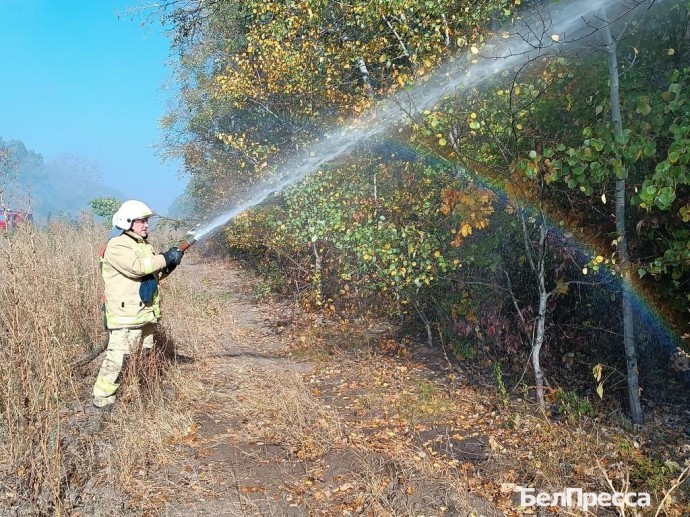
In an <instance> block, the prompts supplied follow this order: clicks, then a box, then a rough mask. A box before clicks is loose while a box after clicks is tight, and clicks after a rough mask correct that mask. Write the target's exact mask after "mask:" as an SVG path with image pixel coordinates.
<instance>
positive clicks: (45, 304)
mask: <svg viewBox="0 0 690 517" xmlns="http://www.w3.org/2000/svg"><path fill="white" fill-rule="evenodd" d="M97 233H98V231H97V228H96V227H94V226H84V227H81V228H79V229H77V228H73V227H69V226H67V225H64V224H60V223H55V224H51V225H50V226H49V227H48V228H46V229H45V231H37V230H35V229H34V228H33V227H31V226H23V227H22V228H19V229H18V230H17V231H16V232H13V233H12V234H11V235H5V236H3V238H2V243H1V244H2V245H1V246H0V254H2V260H1V262H2V266H1V267H2V271H1V272H0V307H1V308H2V309H1V310H0V336H1V341H0V403H1V407H0V411H1V413H0V417H1V420H0V436H1V438H0V448H1V449H2V451H1V453H0V458H2V460H0V462H1V464H0V469H2V474H3V475H2V476H0V477H1V478H2V479H3V480H4V481H3V484H4V486H3V488H4V495H5V498H6V500H7V502H9V503H10V504H19V505H20V506H23V507H28V508H33V509H35V510H37V511H39V512H44V511H45V512H48V513H55V514H56V515H60V514H62V513H64V508H63V503H62V501H63V498H64V494H65V491H66V490H67V488H68V486H67V485H68V483H69V480H68V479H66V475H67V474H69V470H71V469H72V468H76V465H72V466H71V467H70V468H67V469H66V467H67V465H68V461H67V460H66V459H65V458H64V457H63V453H64V450H65V447H64V444H63V442H64V437H63V432H62V425H63V424H64V418H63V413H64V411H65V409H66V407H67V405H68V403H70V402H71V401H75V400H79V399H80V398H81V390H80V386H79V382H78V379H76V378H75V375H74V372H73V370H72V368H71V366H70V363H71V362H72V361H73V360H74V359H75V358H76V357H77V356H79V355H81V354H82V353H83V351H84V350H85V349H88V347H89V346H90V344H91V343H98V342H99V341H100V338H101V336H102V330H101V324H100V319H101V316H100V314H99V313H100V309H99V306H98V300H99V298H100V296H99V294H100V293H99V288H98V282H97V278H96V276H95V274H94V272H95V271H96V270H97V244H96V243H97V242H98V238H97ZM79 463H80V465H79V466H81V467H83V466H84V463H87V464H88V463H89V462H88V460H87V461H86V462H83V461H82V462H79Z"/></svg>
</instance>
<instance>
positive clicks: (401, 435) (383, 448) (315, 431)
mask: <svg viewBox="0 0 690 517" xmlns="http://www.w3.org/2000/svg"><path fill="white" fill-rule="evenodd" d="M176 274H177V275H179V276H180V277H183V278H184V281H185V282H186V283H187V284H188V285H195V286H197V287H200V290H201V291H203V293H204V296H203V297H202V298H198V299H195V300H196V301H194V300H192V299H191V298H190V303H198V304H199V307H197V309H198V310H199V311H200V312H201V314H203V318H200V319H192V320H190V321H192V322H197V323H195V324H199V325H202V327H203V328H202V327H199V328H192V329H187V330H189V332H191V333H196V334H198V335H203V336H204V340H203V343H202V344H201V345H196V346H194V347H186V346H185V343H183V342H176V343H174V346H175V347H176V354H177V355H176V358H175V360H174V367H175V368H176V369H177V370H178V376H177V377H176V380H175V383H176V384H177V385H178V386H182V385H186V386H187V389H188V391H190V392H193V395H190V396H189V398H190V399H191V400H193V404H192V408H191V412H190V419H189V421H188V422H187V423H186V424H185V426H184V431H183V432H181V433H180V432H177V433H175V432H170V433H169V434H168V436H164V437H163V438H162V439H161V444H162V445H161V447H162V449H163V453H162V454H160V455H158V456H155V461H153V460H152V459H151V458H153V456H151V458H149V459H147V460H146V461H143V463H144V464H143V465H141V463H142V461H139V464H137V462H135V461H133V462H132V465H133V469H134V472H133V473H132V480H136V482H134V481H133V482H132V483H130V485H129V487H128V488H127V489H126V490H125V492H126V493H125V494H123V493H122V491H118V490H115V493H113V492H112V490H111V492H110V493H105V492H103V487H102V486H100V488H99V487H96V486H90V487H89V486H87V490H86V492H85V493H84V495H83V496H82V499H83V502H82V503H81V504H82V506H81V509H80V510H79V511H77V512H76V513H75V515H112V514H115V513H113V512H115V510H113V508H115V507H117V506H118V505H119V508H120V510H119V512H120V513H119V514H122V515H124V514H126V513H127V514H131V515H166V516H185V517H186V516H200V517H201V516H235V515H236V516H253V515H262V516H266V515H271V516H273V515H275V516H281V515H295V516H302V515H356V514H359V515H396V516H397V515H415V516H421V515H424V516H427V517H429V516H441V515H448V516H451V515H452V516H463V515H467V516H469V515H476V516H479V515H484V516H494V515H517V514H523V513H527V514H530V513H537V512H535V511H534V509H532V508H519V507H518V505H517V501H516V494H515V493H514V488H515V486H516V485H523V486H528V485H531V486H537V487H544V488H546V489H551V490H554V489H557V488H558V487H564V486H582V484H583V483H585V482H587V483H589V485H588V486H589V487H593V486H599V487H600V488H605V487H606V483H607V480H613V482H614V483H618V479H619V478H618V477H617V476H618V474H619V472H618V470H619V467H620V458H621V455H622V454H623V452H621V451H620V450H618V449H616V447H612V446H611V445H610V444H611V443H618V442H616V441H615V440H618V439H619V438H618V437H619V436H621V435H620V434H619V433H620V432H622V431H621V430H619V429H616V428H610V427H605V426H603V425H599V426H597V431H596V436H597V438H596V439H594V438H593V436H594V434H592V433H591V432H590V431H588V430H586V429H585V428H583V427H580V426H579V425H574V426H573V425H572V422H570V423H568V422H565V421H563V422H553V421H551V420H550V419H548V418H546V417H545V416H544V415H540V414H539V412H538V411H536V410H535V408H534V406H533V405H532V404H531V403H529V402H528V400H527V398H526V397H525V399H524V400H523V398H521V397H520V396H518V395H517V394H512V395H509V394H506V393H502V392H501V390H499V389H498V388H497V386H496V385H495V384H494V385H488V384H482V382H483V381H482V380H481V379H480V378H478V377H476V376H473V375H471V374H470V371H469V370H465V369H463V368H460V367H458V366H457V365H456V364H455V363H454V362H451V361H449V360H448V359H447V357H446V356H445V355H444V354H443V351H442V350H431V349H427V348H425V347H419V346H417V347H414V350H415V352H410V351H409V350H408V348H412V347H409V346H407V345H403V344H401V343H400V342H399V341H396V340H394V339H393V337H392V336H393V334H392V332H391V327H390V325H389V324H387V323H384V322H380V321H378V322H377V321H372V320H366V321H365V320H340V319H338V318H337V317H335V316H333V317H329V318H326V317H324V316H323V315H318V314H314V313H311V314H310V313H303V312H301V311H300V310H299V309H297V308H296V307H295V304H294V303H292V300H289V299H280V298H278V297H271V296H269V297H266V296H263V295H264V294H265V293H263V291H261V290H260V289H257V286H258V283H257V282H258V280H257V279H256V278H255V277H254V276H253V275H252V274H251V273H250V272H248V271H246V270H244V269H242V267H241V266H239V265H238V264H237V263H233V262H229V261H219V260H215V261H205V260H202V259H201V258H199V257H194V256H193V255H192V256H190V257H188V258H187V259H185V262H184V263H183V265H182V266H181V267H180V268H179V271H178V272H176ZM169 296H173V297H174V296H180V293H179V292H177V293H175V292H172V293H170V294H169ZM202 322H203V323H202ZM176 389H177V390H178V391H179V390H181V391H183V392H184V389H182V388H179V387H178V388H176ZM120 403H121V404H126V403H127V400H123V401H121V402H120ZM114 415H117V413H114V414H113V415H108V416H105V417H104V416H98V417H94V418H96V420H95V422H96V425H95V427H96V428H97V431H96V432H100V433H104V432H106V433H107V432H108V430H109V429H110V430H111V431H112V426H113V425H114V424H112V421H113V419H114V418H115V416H114ZM662 424H663V423H662ZM145 426H146V424H144V427H145ZM607 436H612V437H615V440H613V439H612V440H611V441H607V440H606V437H607ZM637 440H638V441H633V442H631V443H632V445H631V447H630V448H631V450H630V451H627V449H626V451H624V452H625V454H629V456H626V458H628V459H629V460H630V461H632V459H631V458H634V457H635V454H637V451H638V450H639V449H640V448H644V446H645V441H647V442H649V440H651V438H648V437H647V438H645V436H640V437H638V438H637ZM638 442H639V443H638ZM675 446H676V445H671V446H670V447H675ZM569 447H572V448H573V449H574V451H573V450H569ZM636 448H637V449H636ZM669 450H672V449H669ZM678 453H679V454H680V455H681V456H682V454H686V455H690V450H688V451H685V453H683V450H681V449H678ZM681 456H677V457H674V458H675V460H674V461H676V462H678V461H681ZM593 458H597V460H596V461H595V460H594V459H593ZM681 464H682V463H681ZM121 478H122V476H121V475H120V479H121ZM620 479H623V477H620ZM133 487H134V488H133ZM99 490H100V491H99ZM98 501H101V502H102V504H100V503H99V502H98ZM104 501H107V504H105V503H104ZM99 504H100V506H99ZM546 513H548V514H549V515H554V514H556V513H558V512H557V509H556V508H551V509H550V511H548V512H546ZM671 515H673V513H671Z"/></svg>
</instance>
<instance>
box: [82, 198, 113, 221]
mask: <svg viewBox="0 0 690 517" xmlns="http://www.w3.org/2000/svg"><path fill="white" fill-rule="evenodd" d="M120 204H121V202H120V201H118V200H117V198H114V197H97V198H94V199H92V200H91V201H89V205H90V206H91V210H92V211H93V213H94V214H96V215H97V216H99V217H103V218H105V220H106V221H110V220H111V219H112V217H113V215H114V214H115V212H117V209H118V208H119V207H120Z"/></svg>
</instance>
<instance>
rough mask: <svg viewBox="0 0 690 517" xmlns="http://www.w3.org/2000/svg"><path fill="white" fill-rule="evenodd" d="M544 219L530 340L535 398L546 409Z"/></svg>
mask: <svg viewBox="0 0 690 517" xmlns="http://www.w3.org/2000/svg"><path fill="white" fill-rule="evenodd" d="M547 233H548V230H547V228H546V221H544V219H543V218H542V221H541V225H540V227H539V260H538V262H537V271H536V273H537V285H538V286H539V312H538V313H537V322H536V326H537V328H536V332H535V334H534V339H533V341H532V367H533V368H534V381H535V387H536V390H537V400H538V401H539V405H540V406H541V408H542V409H546V403H545V401H544V372H543V371H542V369H541V361H540V354H541V347H542V345H543V344H544V333H545V328H546V302H547V301H548V298H549V295H548V293H547V292H546V282H545V280H544V275H545V271H544V258H545V256H546V234H547Z"/></svg>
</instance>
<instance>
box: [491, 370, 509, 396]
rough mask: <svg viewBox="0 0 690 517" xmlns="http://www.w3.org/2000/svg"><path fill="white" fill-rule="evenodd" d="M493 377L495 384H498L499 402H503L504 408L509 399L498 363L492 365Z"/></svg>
mask: <svg viewBox="0 0 690 517" xmlns="http://www.w3.org/2000/svg"><path fill="white" fill-rule="evenodd" d="M494 377H495V378H496V384H498V392H499V393H500V394H501V402H503V405H504V406H507V405H508V402H509V401H510V397H509V395H508V390H507V389H506V385H505V383H504V382H503V370H502V369H501V365H500V363H495V364H494Z"/></svg>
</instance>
